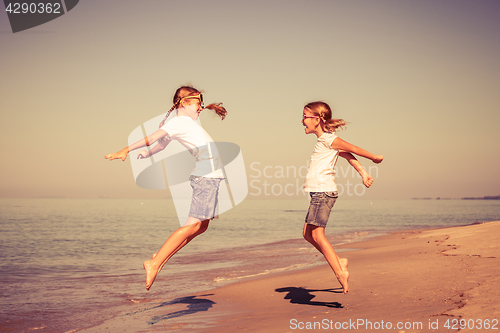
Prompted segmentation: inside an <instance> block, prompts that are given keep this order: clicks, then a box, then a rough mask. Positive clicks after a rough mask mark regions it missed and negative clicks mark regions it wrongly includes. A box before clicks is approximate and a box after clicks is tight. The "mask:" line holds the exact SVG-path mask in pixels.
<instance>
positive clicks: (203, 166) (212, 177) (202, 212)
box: [105, 86, 227, 290]
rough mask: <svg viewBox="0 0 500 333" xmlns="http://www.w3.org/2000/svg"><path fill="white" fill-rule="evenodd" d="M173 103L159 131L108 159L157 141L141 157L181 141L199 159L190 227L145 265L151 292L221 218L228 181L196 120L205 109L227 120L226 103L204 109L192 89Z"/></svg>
mask: <svg viewBox="0 0 500 333" xmlns="http://www.w3.org/2000/svg"><path fill="white" fill-rule="evenodd" d="M173 103H174V105H173V106H172V108H171V109H170V110H169V111H168V113H167V115H166V116H165V118H164V119H163V121H162V122H161V123H160V129H159V130H157V131H156V132H154V133H153V134H151V135H150V136H148V137H147V138H145V139H143V140H140V141H138V142H136V143H134V144H133V145H131V146H129V147H126V148H123V149H122V150H120V151H119V152H117V153H114V154H109V155H106V156H105V158H106V159H109V160H114V159H121V160H122V161H124V160H125V159H126V158H127V154H128V153H129V152H130V151H132V150H135V149H139V148H143V147H146V146H150V145H153V144H154V143H155V142H157V144H156V145H155V146H154V147H153V148H151V150H149V151H148V150H146V149H144V150H142V151H141V152H140V153H139V156H138V158H146V157H149V156H151V155H153V154H155V153H157V152H159V151H162V150H163V149H165V147H166V146H167V145H168V144H169V142H170V141H171V140H177V141H178V142H179V143H180V144H182V145H183V146H184V147H185V148H186V149H187V150H188V151H189V152H190V153H191V155H193V156H194V157H195V159H196V165H195V168H194V170H193V171H192V172H191V176H190V178H189V180H190V184H191V187H192V188H193V197H192V201H191V208H190V210H189V217H188V219H187V222H186V224H185V225H184V226H182V227H180V228H179V229H177V230H176V231H175V232H174V233H173V234H172V235H171V236H170V237H169V238H168V239H167V241H166V242H165V243H164V244H163V246H162V247H161V248H160V250H159V251H158V253H156V254H154V255H153V258H152V259H151V260H147V261H145V262H144V269H145V270H146V289H147V290H149V288H151V285H152V284H153V282H154V280H155V278H156V275H157V274H158V273H159V272H160V270H161V269H162V267H163V265H165V264H166V262H167V261H168V260H169V259H170V258H171V257H172V256H173V255H174V254H175V253H177V252H178V251H179V250H180V249H182V248H183V247H184V246H185V245H186V244H187V243H189V242H190V241H191V240H193V238H195V237H196V236H198V235H200V234H202V233H203V232H205V230H207V228H208V223H209V222H210V220H211V219H213V218H214V217H215V216H217V197H218V191H219V184H220V182H221V180H222V179H223V178H224V175H223V172H222V164H221V160H220V157H219V155H218V152H217V149H216V147H215V146H214V145H213V140H212V139H211V138H210V136H209V135H208V134H207V133H206V132H205V131H204V130H203V128H202V127H201V126H200V125H199V123H198V122H197V121H196V120H197V119H198V116H199V114H200V112H201V111H202V110H203V109H211V110H213V111H215V112H216V113H217V114H218V115H219V116H220V117H221V118H222V119H224V118H225V116H226V114H227V111H226V109H225V108H224V107H223V106H222V104H210V105H208V106H206V107H204V106H203V95H202V94H201V92H200V91H198V90H197V89H195V88H193V87H190V86H183V87H180V88H179V89H177V91H176V92H175V94H174V99H173ZM173 111H175V113H174V117H170V118H169V116H170V115H171V113H172V112H173ZM167 119H168V121H167ZM179 167H182V166H179Z"/></svg>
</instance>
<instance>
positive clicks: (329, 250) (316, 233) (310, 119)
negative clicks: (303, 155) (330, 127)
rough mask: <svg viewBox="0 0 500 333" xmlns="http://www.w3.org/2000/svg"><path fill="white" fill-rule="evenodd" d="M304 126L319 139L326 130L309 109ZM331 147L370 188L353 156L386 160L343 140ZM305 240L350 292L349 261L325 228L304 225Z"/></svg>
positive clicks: (335, 142)
mask: <svg viewBox="0 0 500 333" xmlns="http://www.w3.org/2000/svg"><path fill="white" fill-rule="evenodd" d="M302 125H304V127H305V129H304V130H305V133H306V134H315V135H316V136H317V137H318V138H319V137H320V136H321V135H323V133H324V132H325V129H324V127H323V122H322V120H321V119H320V118H319V117H317V116H315V115H314V113H313V112H312V111H311V110H309V109H308V108H304V111H303V118H302ZM331 147H332V148H333V149H337V150H339V151H340V153H339V156H341V157H343V158H345V159H346V160H347V161H348V162H349V163H350V164H351V165H352V166H353V167H354V168H355V169H356V170H357V171H358V172H359V174H360V175H361V177H362V178H363V184H364V185H365V186H366V187H370V186H371V185H372V184H373V178H372V177H371V176H370V175H369V174H368V173H367V172H366V171H365V170H364V169H363V167H362V166H361V164H360V163H359V161H358V160H357V159H356V158H355V157H354V155H352V154H356V155H359V156H362V157H365V158H368V159H370V160H372V161H373V162H374V163H380V162H382V160H383V159H384V157H383V156H382V155H374V154H372V153H370V152H368V151H366V150H364V149H362V148H359V147H356V146H354V145H352V144H350V143H348V142H346V141H344V140H342V139H341V138H339V137H337V138H335V140H333V142H332V145H331ZM302 234H303V236H304V238H305V239H306V240H307V241H308V242H309V243H311V245H313V246H314V247H315V248H316V249H317V250H318V251H319V252H320V253H321V254H323V256H324V257H325V259H326V261H327V262H328V264H329V265H330V267H331V268H332V270H333V272H334V274H335V276H336V277H337V280H338V281H339V282H340V284H341V285H342V289H343V291H344V294H346V293H348V292H349V272H348V271H347V266H348V260H347V259H346V258H339V257H338V255H337V254H336V253H335V250H334V249H333V247H332V245H331V244H330V242H329V241H328V240H327V239H326V237H325V228H323V227H318V226H315V225H311V224H307V223H304V230H303V233H302Z"/></svg>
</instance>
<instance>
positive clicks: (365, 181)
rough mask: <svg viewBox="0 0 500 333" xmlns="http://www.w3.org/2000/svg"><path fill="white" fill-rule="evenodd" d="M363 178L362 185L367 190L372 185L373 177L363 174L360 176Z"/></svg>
mask: <svg viewBox="0 0 500 333" xmlns="http://www.w3.org/2000/svg"><path fill="white" fill-rule="evenodd" d="M361 177H362V178H363V184H364V185H365V186H366V187H367V188H368V187H370V186H371V185H372V184H373V177H372V176H370V175H369V174H367V173H366V172H365V173H363V175H362V176H361Z"/></svg>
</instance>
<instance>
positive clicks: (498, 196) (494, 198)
mask: <svg viewBox="0 0 500 333" xmlns="http://www.w3.org/2000/svg"><path fill="white" fill-rule="evenodd" d="M411 199H412V200H500V195H495V196H492V195H487V196H484V197H476V198H472V197H470V198H440V197H437V198H411Z"/></svg>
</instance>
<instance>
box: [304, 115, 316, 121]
mask: <svg viewBox="0 0 500 333" xmlns="http://www.w3.org/2000/svg"><path fill="white" fill-rule="evenodd" d="M307 118H319V117H318V116H307V115H305V114H303V115H302V120H306V119H307Z"/></svg>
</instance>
